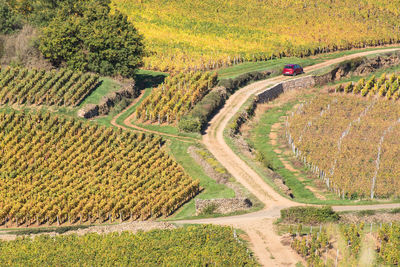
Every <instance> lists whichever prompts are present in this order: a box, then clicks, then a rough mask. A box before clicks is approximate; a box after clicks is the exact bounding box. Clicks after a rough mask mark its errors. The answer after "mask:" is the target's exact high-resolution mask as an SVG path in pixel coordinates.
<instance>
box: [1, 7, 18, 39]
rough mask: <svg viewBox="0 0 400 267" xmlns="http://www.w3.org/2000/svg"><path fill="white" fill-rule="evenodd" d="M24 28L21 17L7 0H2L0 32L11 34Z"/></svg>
mask: <svg viewBox="0 0 400 267" xmlns="http://www.w3.org/2000/svg"><path fill="white" fill-rule="evenodd" d="M21 28H22V23H21V19H20V18H19V16H18V15H17V14H16V13H15V12H14V11H13V10H12V9H11V8H10V6H9V5H8V4H7V2H6V1H5V0H0V34H10V33H13V32H15V31H17V30H19V29H21Z"/></svg>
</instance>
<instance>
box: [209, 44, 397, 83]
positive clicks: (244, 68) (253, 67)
mask: <svg viewBox="0 0 400 267" xmlns="http://www.w3.org/2000/svg"><path fill="white" fill-rule="evenodd" d="M396 47H398V46H392V47H383V48H367V49H355V50H348V51H339V52H335V53H329V54H320V55H317V56H314V57H306V58H294V57H288V58H281V59H273V60H269V61H261V62H246V63H242V64H238V65H235V66H231V67H227V68H222V69H220V70H218V71H217V72H218V76H219V79H228V78H235V77H237V76H239V75H241V74H244V73H247V72H252V71H265V70H274V71H275V72H278V73H280V71H281V70H282V68H283V66H284V65H285V64H289V63H290V64H300V65H301V66H303V67H306V66H310V65H315V64H318V63H321V62H323V61H326V60H330V59H335V58H339V57H343V56H347V55H352V54H357V53H361V52H367V51H373V50H377V51H379V50H384V49H388V48H396Z"/></svg>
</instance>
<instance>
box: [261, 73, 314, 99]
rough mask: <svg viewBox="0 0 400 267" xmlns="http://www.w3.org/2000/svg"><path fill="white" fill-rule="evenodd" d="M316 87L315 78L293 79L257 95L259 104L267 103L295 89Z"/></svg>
mask: <svg viewBox="0 0 400 267" xmlns="http://www.w3.org/2000/svg"><path fill="white" fill-rule="evenodd" d="M314 85H315V77H314V76H305V77H301V78H298V79H293V80H289V81H285V82H281V83H279V84H277V85H275V86H273V87H270V88H268V89H267V90H265V91H264V92H261V93H259V94H257V95H256V99H257V100H256V101H257V103H266V102H268V101H271V100H274V99H275V98H277V97H278V96H279V95H281V94H282V93H284V92H286V91H290V90H294V89H305V88H309V87H313V86H314Z"/></svg>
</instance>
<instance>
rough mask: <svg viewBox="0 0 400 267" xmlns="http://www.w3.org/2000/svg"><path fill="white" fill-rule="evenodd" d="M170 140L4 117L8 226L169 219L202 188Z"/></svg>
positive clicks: (1, 195)
mask: <svg viewBox="0 0 400 267" xmlns="http://www.w3.org/2000/svg"><path fill="white" fill-rule="evenodd" d="M161 144H162V140H161V138H160V137H154V136H151V135H145V134H142V133H140V134H134V133H129V132H124V131H122V130H113V129H112V128H104V127H99V126H92V125H88V124H85V123H82V122H80V121H77V120H71V119H65V118H62V117H57V116H53V115H50V114H49V113H45V114H25V113H4V112H2V113H0V151H1V157H0V223H2V224H7V223H8V224H17V225H21V224H27V225H31V224H42V223H49V224H51V223H58V224H62V223H78V222H85V221H88V222H95V221H96V222H103V221H106V220H110V219H111V221H112V220H113V219H116V218H119V219H120V220H121V221H122V220H128V219H131V220H135V219H139V218H141V219H147V218H150V217H158V216H163V215H165V216H167V215H169V214H171V213H172V212H173V211H174V210H176V209H177V208H178V207H180V206H181V205H182V204H183V203H184V202H186V201H187V200H189V199H191V198H192V197H193V196H194V195H196V194H197V193H198V191H199V182H198V181H193V180H192V179H191V178H190V177H189V176H188V175H187V174H186V173H185V172H184V170H183V168H182V167H180V166H179V165H178V164H177V163H176V162H175V161H174V160H173V159H172V158H171V157H169V156H168V154H167V153H166V152H165V151H163V149H162V147H161Z"/></svg>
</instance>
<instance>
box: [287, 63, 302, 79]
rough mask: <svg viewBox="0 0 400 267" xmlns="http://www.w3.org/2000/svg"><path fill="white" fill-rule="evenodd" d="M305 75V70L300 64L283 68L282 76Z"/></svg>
mask: <svg viewBox="0 0 400 267" xmlns="http://www.w3.org/2000/svg"><path fill="white" fill-rule="evenodd" d="M302 73H304V71H303V68H302V67H300V65H298V64H289V65H286V66H285V67H284V68H283V71H282V74H283V75H292V76H296V75H297V74H302Z"/></svg>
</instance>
